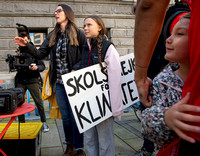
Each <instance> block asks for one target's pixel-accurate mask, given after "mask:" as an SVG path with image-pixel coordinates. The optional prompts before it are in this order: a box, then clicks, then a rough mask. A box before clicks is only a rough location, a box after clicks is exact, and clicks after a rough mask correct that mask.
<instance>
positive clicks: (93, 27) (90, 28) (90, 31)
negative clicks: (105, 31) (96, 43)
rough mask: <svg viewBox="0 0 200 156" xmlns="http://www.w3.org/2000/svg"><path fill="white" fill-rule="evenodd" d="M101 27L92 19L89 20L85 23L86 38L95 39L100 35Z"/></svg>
mask: <svg viewBox="0 0 200 156" xmlns="http://www.w3.org/2000/svg"><path fill="white" fill-rule="evenodd" d="M100 30H101V27H100V26H99V25H98V24H97V23H96V22H95V21H94V20H93V19H92V18H87V19H85V21H84V33H85V36H86V38H93V37H97V36H98V35H99V31H100Z"/></svg>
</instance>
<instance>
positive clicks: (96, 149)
mask: <svg viewBox="0 0 200 156" xmlns="http://www.w3.org/2000/svg"><path fill="white" fill-rule="evenodd" d="M84 33H85V36H86V38H87V45H86V46H85V47H84V48H83V51H82V57H81V62H79V63H78V64H77V65H76V66H74V69H75V70H77V69H81V68H84V67H88V66H91V65H94V64H98V63H99V64H100V66H101V68H102V71H103V72H105V73H106V74H107V75H108V83H109V92H110V102H111V109H112V114H113V116H114V117H117V118H118V119H120V118H121V114H122V112H123V104H122V91H121V65H120V60H119V54H118V52H117V50H116V49H115V47H114V46H113V44H112V43H111V42H110V41H108V40H107V38H106V36H105V34H106V28H105V26H104V23H103V20H102V19H101V18H100V17H98V16H88V17H87V18H85V20H84ZM103 61H104V62H105V63H106V65H107V68H106V71H105V68H104V67H103V65H102V62H103ZM113 123H114V118H113V117H110V118H108V119H106V120H104V121H103V122H101V123H99V124H98V125H96V126H94V127H92V128H90V129H89V130H87V131H86V135H85V137H86V138H85V139H86V147H87V150H88V156H99V155H102V156H115V145H114V133H113V129H114V128H113Z"/></svg>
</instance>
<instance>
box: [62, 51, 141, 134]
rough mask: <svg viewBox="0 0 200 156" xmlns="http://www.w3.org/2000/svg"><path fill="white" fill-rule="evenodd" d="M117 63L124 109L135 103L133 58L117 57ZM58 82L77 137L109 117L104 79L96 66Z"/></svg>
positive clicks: (126, 56) (108, 104)
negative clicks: (74, 125) (66, 99)
mask: <svg viewBox="0 0 200 156" xmlns="http://www.w3.org/2000/svg"><path fill="white" fill-rule="evenodd" d="M120 62H121V67H122V72H121V78H122V80H121V86H122V93H123V104H124V108H126V107H128V106H130V105H132V104H133V103H136V102H138V100H139V98H138V93H137V88H136V85H135V81H134V57H133V54H129V55H125V56H122V57H120ZM62 79H63V83H64V86H65V90H66V93H67V97H68V99H69V102H70V105H71V108H72V112H73V114H74V118H75V120H76V123H77V126H78V129H79V132H80V133H82V132H84V131H86V130H88V129H89V128H91V127H93V126H95V125H97V124H99V123H100V122H102V121H104V120H106V119H107V118H109V117H111V116H112V110H111V105H110V100H109V85H108V77H107V75H106V74H105V73H103V72H101V68H100V66H99V64H97V65H93V66H90V67H87V68H84V69H81V70H78V71H75V72H71V73H68V74H65V75H62Z"/></svg>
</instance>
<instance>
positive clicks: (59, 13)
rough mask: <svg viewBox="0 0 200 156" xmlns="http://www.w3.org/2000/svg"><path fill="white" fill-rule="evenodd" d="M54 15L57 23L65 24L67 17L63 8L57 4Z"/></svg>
mask: <svg viewBox="0 0 200 156" xmlns="http://www.w3.org/2000/svg"><path fill="white" fill-rule="evenodd" d="M54 15H55V17H56V22H57V23H58V24H63V23H64V24H66V23H67V18H66V15H65V13H64V11H63V8H62V7H61V6H58V7H57V8H56V11H55V12H54Z"/></svg>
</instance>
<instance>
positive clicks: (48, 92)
mask: <svg viewBox="0 0 200 156" xmlns="http://www.w3.org/2000/svg"><path fill="white" fill-rule="evenodd" d="M42 100H48V101H49V102H50V103H51V107H50V112H49V117H50V118H51V119H61V114H60V110H59V107H58V104H57V101H56V96H55V94H54V93H53V89H52V86H51V85H50V82H49V68H48V69H47V72H46V73H45V77H44V83H43V89H42Z"/></svg>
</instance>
